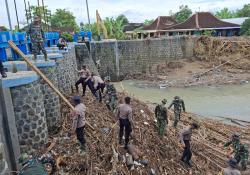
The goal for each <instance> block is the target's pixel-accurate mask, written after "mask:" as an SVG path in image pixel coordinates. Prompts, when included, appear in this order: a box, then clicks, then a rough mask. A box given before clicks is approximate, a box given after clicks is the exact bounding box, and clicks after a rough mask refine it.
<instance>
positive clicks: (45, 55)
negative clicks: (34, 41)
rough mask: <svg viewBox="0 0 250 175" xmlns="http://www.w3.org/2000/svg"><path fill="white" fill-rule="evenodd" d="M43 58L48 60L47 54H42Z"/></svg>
mask: <svg viewBox="0 0 250 175" xmlns="http://www.w3.org/2000/svg"><path fill="white" fill-rule="evenodd" d="M44 59H45V61H48V55H47V53H45V54H44Z"/></svg>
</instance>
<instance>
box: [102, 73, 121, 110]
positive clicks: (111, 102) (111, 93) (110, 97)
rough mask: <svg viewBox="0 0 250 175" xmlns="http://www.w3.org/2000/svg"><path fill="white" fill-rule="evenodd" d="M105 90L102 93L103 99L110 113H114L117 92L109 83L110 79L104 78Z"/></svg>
mask: <svg viewBox="0 0 250 175" xmlns="http://www.w3.org/2000/svg"><path fill="white" fill-rule="evenodd" d="M104 80H105V85H106V90H105V92H104V97H105V98H106V105H107V107H108V109H109V110H110V111H112V112H113V111H114V110H115V109H116V106H117V100H118V98H117V92H116V89H115V87H114V85H113V84H111V83H110V77H109V76H107V77H105V79H104Z"/></svg>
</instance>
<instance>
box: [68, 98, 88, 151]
mask: <svg viewBox="0 0 250 175" xmlns="http://www.w3.org/2000/svg"><path fill="white" fill-rule="evenodd" d="M73 102H74V106H75V109H74V111H72V113H71V116H72V117H73V124H72V133H76V136H77V139H78V141H79V142H80V150H81V151H86V145H85V143H86V141H85V138H84V128H85V123H86V119H85V112H86V106H85V105H84V104H83V103H81V98H80V96H74V97H73Z"/></svg>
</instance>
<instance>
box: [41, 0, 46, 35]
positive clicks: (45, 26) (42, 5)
mask: <svg viewBox="0 0 250 175" xmlns="http://www.w3.org/2000/svg"><path fill="white" fill-rule="evenodd" d="M42 6H43V17H44V23H45V26H44V30H46V26H47V22H46V16H45V7H44V2H43V0H42Z"/></svg>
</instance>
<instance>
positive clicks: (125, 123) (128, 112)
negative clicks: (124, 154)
mask: <svg viewBox="0 0 250 175" xmlns="http://www.w3.org/2000/svg"><path fill="white" fill-rule="evenodd" d="M124 100H125V103H124V104H120V105H119V106H118V109H117V118H118V119H119V123H120V132H119V143H120V144H122V138H123V135H124V129H125V147H124V148H125V149H127V148H128V143H129V137H130V134H131V132H132V128H134V124H133V119H132V108H131V107H130V100H131V98H130V97H126V98H125V99H124Z"/></svg>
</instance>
